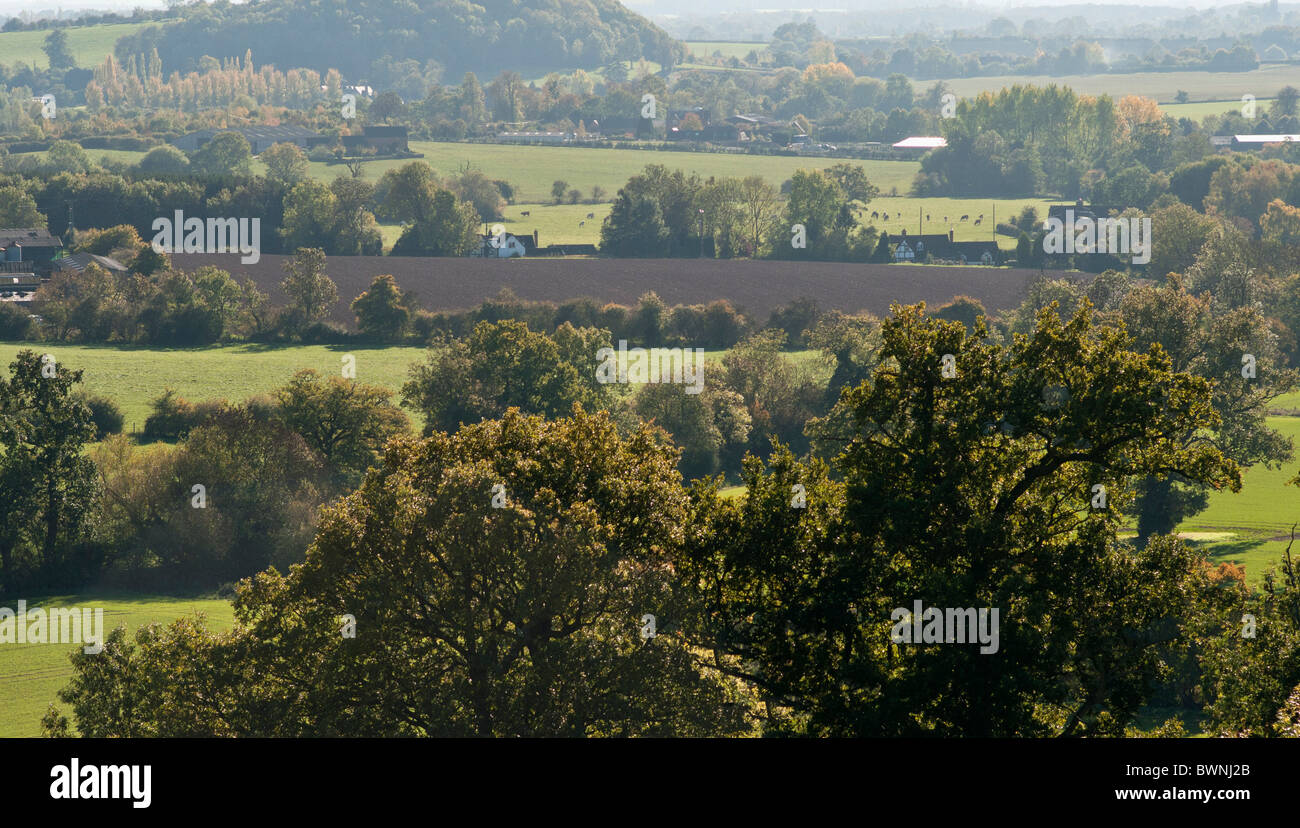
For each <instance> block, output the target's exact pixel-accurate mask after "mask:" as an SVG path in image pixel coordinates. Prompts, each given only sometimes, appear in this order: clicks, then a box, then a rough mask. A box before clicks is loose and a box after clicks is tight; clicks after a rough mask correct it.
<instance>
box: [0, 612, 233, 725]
mask: <svg viewBox="0 0 1300 828" xmlns="http://www.w3.org/2000/svg"><path fill="white" fill-rule="evenodd" d="M19 597H21V598H22V599H23V600H25V601H26V602H27V609H28V611H29V612H30V611H31V610H33V609H35V608H36V607H37V606H49V607H61V608H69V607H90V608H103V610H104V633H105V634H108V633H109V632H110V631H112V630H113V629H115V628H116V627H118V626H120V625H123V624H124V625H126V627H127V629H128V630H129V631H130V634H131V636H132V639H133V640H134V635H135V630H136V629H138V628H140V627H142V626H144V625H146V624H149V623H152V622H155V621H157V622H159V623H164V624H166V623H169V622H171V621H172V620H173V619H175V618H180V617H182V616H193V615H195V614H196V613H203V614H204V615H205V617H206V620H207V624H208V628H209V629H212V630H228V629H230V628H231V627H233V626H234V620H235V619H234V610H233V609H232V608H231V606H230V602H229V601H225V600H222V599H218V598H211V597H208V598H176V597H171V596H163V595H122V594H98V593H94V592H91V593H86V594H82V595H59V596H51V597H44V598H37V597H26V596H18V597H14V598H3V599H0V606H3V607H8V608H9V609H11V610H14V611H15V612H16V611H17V609H18V598H19ZM75 650H76V645H69V644H0V737H4V738H13V737H31V736H39V735H40V730H41V726H40V722H41V716H43V715H44V714H45V711H46V709H47V708H48V707H49V705H50V703H51V702H55V703H58V695H57V694H58V691H59V690H61V689H63V688H64V687H66V686H67V684H68V679H70V678H71V677H72V664H71V663H70V662H69V661H68V656H69V654H71V653H72V652H73V651H75ZM59 706H60V707H61V708H63V713H64V715H68V717H69V719H71V718H72V717H71V716H70V715H69V713H70V711H69V710H68V709H67V706H66V705H63V704H60V705H59Z"/></svg>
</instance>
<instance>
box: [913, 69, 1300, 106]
mask: <svg viewBox="0 0 1300 828" xmlns="http://www.w3.org/2000/svg"><path fill="white" fill-rule="evenodd" d="M1297 78H1300V68H1298V67H1296V66H1293V65H1288V64H1271V65H1267V66H1261V67H1260V68H1259V69H1256V70H1254V71H1251V72H1137V73H1130V74H1123V75H1061V76H1059V77H1050V76H1047V75H998V76H994V77H987V78H949V79H948V80H947V81H946V83H947V84H948V85H949V86H950V87H952V90H953V92H954V93H955V94H956V95H958V96H959V97H963V98H969V97H974V96H976V95H978V94H979V93H981V92H985V91H988V92H995V93H996V92H998V91H1000V90H1001V89H1003V88H1005V87H1011V86H1015V85H1016V84H1020V85H1022V86H1023V85H1030V84H1032V85H1034V86H1046V85H1048V84H1051V83H1054V84H1056V85H1058V86H1068V87H1070V88H1071V89H1073V90H1074V91H1075V92H1078V93H1080V94H1085V95H1110V96H1111V97H1113V98H1117V99H1118V98H1122V97H1124V96H1125V95H1144V96H1146V97H1148V98H1155V99H1156V100H1157V101H1159V102H1160V103H1162V104H1163V103H1170V102H1172V101H1173V100H1174V96H1176V95H1177V94H1178V92H1179V90H1184V91H1186V92H1187V94H1188V95H1189V96H1190V98H1191V100H1192V101H1232V100H1236V101H1240V100H1241V96H1242V95H1246V94H1250V95H1254V96H1255V98H1256V99H1260V100H1262V99H1264V98H1269V97H1272V96H1273V95H1274V94H1275V93H1276V92H1277V90H1279V89H1281V88H1282V87H1284V86H1286V85H1287V84H1291V85H1293V86H1294V85H1295V83H1296V80H1297ZM913 83H914V84H915V85H916V86H917V88H919V89H925V88H929V87H930V86H932V85H934V83H935V82H934V81H917V80H914V81H913Z"/></svg>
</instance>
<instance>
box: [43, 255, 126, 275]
mask: <svg viewBox="0 0 1300 828" xmlns="http://www.w3.org/2000/svg"><path fill="white" fill-rule="evenodd" d="M92 264H95V265H99V266H100V267H102V268H103V269H104V270H107V271H108V272H109V273H126V266H125V265H123V264H122V263H121V262H119V261H118V260H117V259H114V258H111V257H109V256H96V255H95V254H94V253H73V254H72V255H71V256H64V257H63V258H61V259H56V260H55V261H54V269H55V270H56V271H58V272H60V273H62V272H64V271H71V272H73V273H81V272H83V271H85V269H86V268H88V267H90V266H91V265H92Z"/></svg>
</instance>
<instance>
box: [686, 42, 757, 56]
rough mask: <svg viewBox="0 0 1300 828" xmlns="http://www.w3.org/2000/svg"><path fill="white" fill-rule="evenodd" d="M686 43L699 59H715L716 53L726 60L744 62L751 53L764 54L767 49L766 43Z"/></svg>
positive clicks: (692, 53)
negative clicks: (719, 53)
mask: <svg viewBox="0 0 1300 828" xmlns="http://www.w3.org/2000/svg"><path fill="white" fill-rule="evenodd" d="M685 43H686V48H687V50H688V51H689V53H690V54H691V55H693V56H695V57H697V58H705V57H713V56H714V53H715V52H721V53H722V56H723V57H724V58H729V57H734V58H738V59H740V60H744V59H745V55H747V54H749V53H750V52H762V51H763V50H764V49H766V48H767V44H766V43H759V42H752V41H751V42H743V41H732V40H687V41H685Z"/></svg>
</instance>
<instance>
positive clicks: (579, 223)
mask: <svg viewBox="0 0 1300 828" xmlns="http://www.w3.org/2000/svg"><path fill="white" fill-rule="evenodd" d="M586 224H587V222H585V221H580V222H578V226H579V227H583V226H585V225H586Z"/></svg>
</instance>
